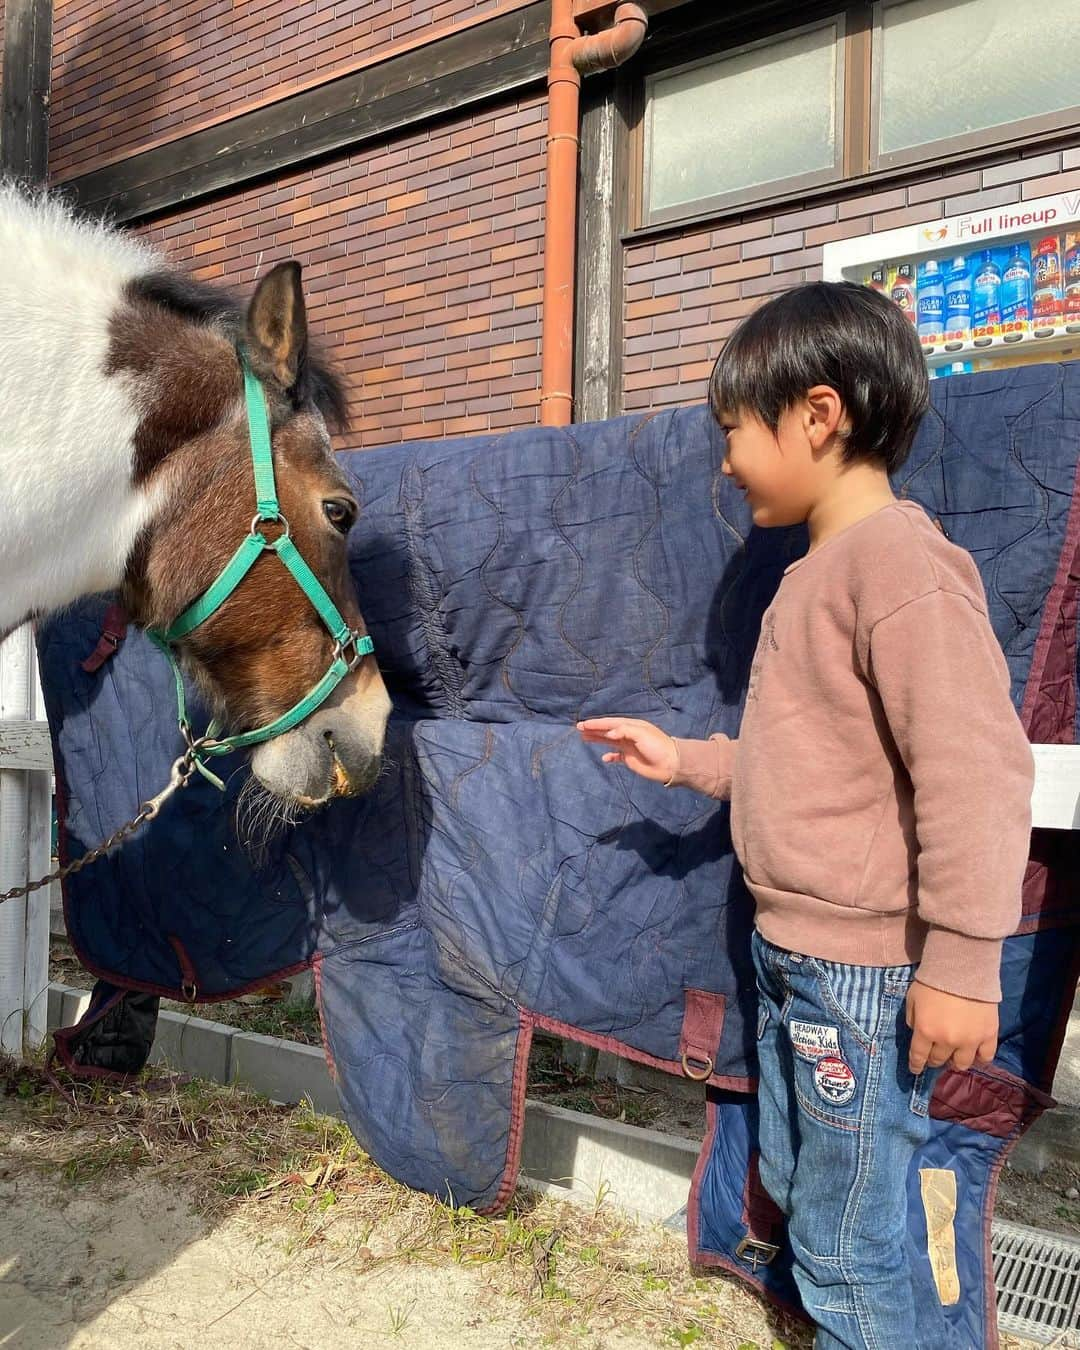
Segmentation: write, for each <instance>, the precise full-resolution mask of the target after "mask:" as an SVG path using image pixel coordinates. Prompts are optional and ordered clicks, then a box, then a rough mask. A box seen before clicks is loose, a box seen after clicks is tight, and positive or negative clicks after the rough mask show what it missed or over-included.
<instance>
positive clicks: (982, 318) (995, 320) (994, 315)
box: [971, 249, 1001, 337]
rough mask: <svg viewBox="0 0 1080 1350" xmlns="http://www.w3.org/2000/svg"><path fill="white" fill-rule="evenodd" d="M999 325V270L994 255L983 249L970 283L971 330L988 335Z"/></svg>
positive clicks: (977, 335)
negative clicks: (973, 277)
mask: <svg viewBox="0 0 1080 1350" xmlns="http://www.w3.org/2000/svg"><path fill="white" fill-rule="evenodd" d="M1000 326H1001V272H1000V271H999V270H998V266H997V263H995V262H994V255H993V254H992V253H991V252H990V250H989V249H985V250H984V251H983V252H982V253H981V254H980V255H979V261H978V264H977V265H976V268H975V279H974V281H972V283H971V331H972V333H973V334H974V335H975V336H976V337H980V336H982V337H989V336H992V334H993V333H994V332H995V331H996V330H997V329H998V328H999V327H1000Z"/></svg>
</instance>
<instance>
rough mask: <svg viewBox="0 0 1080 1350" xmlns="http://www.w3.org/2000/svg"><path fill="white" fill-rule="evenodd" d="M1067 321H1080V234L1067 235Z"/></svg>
mask: <svg viewBox="0 0 1080 1350" xmlns="http://www.w3.org/2000/svg"><path fill="white" fill-rule="evenodd" d="M1064 274H1065V275H1064V283H1065V286H1064V290H1065V295H1064V302H1065V322H1066V323H1077V322H1080V234H1072V233H1070V234H1066V236H1065V265H1064Z"/></svg>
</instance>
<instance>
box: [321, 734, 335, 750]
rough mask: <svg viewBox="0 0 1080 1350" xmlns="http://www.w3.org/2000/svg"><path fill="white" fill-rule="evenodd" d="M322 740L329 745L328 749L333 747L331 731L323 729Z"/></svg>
mask: <svg viewBox="0 0 1080 1350" xmlns="http://www.w3.org/2000/svg"><path fill="white" fill-rule="evenodd" d="M323 740H324V741H325V742H326V744H327V745H328V746H329V747H330V749H331V750H333V748H334V733H333V732H332V731H324V732H323Z"/></svg>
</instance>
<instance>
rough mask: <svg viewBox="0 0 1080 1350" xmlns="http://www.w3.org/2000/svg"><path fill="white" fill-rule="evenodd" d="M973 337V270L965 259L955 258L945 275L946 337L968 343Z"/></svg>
mask: <svg viewBox="0 0 1080 1350" xmlns="http://www.w3.org/2000/svg"><path fill="white" fill-rule="evenodd" d="M970 336H971V269H970V268H969V267H968V261H967V259H966V258H964V257H959V258H954V259H953V260H952V265H951V266H950V267H949V270H948V272H946V274H945V337H946V339H947V340H951V341H960V342H966V341H967V340H968V338H969V337H970Z"/></svg>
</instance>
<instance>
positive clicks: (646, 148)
mask: <svg viewBox="0 0 1080 1350" xmlns="http://www.w3.org/2000/svg"><path fill="white" fill-rule="evenodd" d="M848 20H849V8H848V7H844V6H842V7H840V8H838V9H836V10H834V11H833V12H832V13H830V14H828V15H825V16H823V17H822V18H819V19H816V20H814V21H812V22H810V23H804V24H800V25H798V26H797V27H795V28H780V29H777V30H775V31H774V32H771V33H769V34H768V35H767V36H764V37H760V38H756V39H754V40H753V41H750V42H741V43H739V44H738V45H737V46H734V47H726V46H722V47H719V48H718V49H717V50H715V51H713V52H710V53H709V54H708V55H706V56H702V57H698V58H697V59H696V60H694V61H685V62H680V63H679V64H678V65H673V66H663V67H660V68H658V69H656V70H652V71H649V72H648V73H647V74H646V75H645V77H644V80H643V82H642V86H641V111H640V118H639V124H640V140H639V153H637V154H636V155H635V157H634V158H635V163H636V166H637V184H636V186H637V192H636V194H635V195H636V197H637V202H638V209H637V211H635V213H634V214H635V217H636V218H637V220H638V222H639V225H638V227H639V228H640V229H651V228H655V227H657V226H663V225H670V224H672V223H674V222H676V221H683V220H687V219H693V218H698V217H701V216H709V215H719V214H721V213H723V212H727V211H729V210H732V209H733V208H736V207H744V206H746V205H747V204H748V203H757V202H760V201H763V200H768V199H769V198H770V197H775V196H776V195H777V194H782V195H783V196H791V195H793V194H800V193H804V192H806V191H807V190H809V189H813V188H819V187H823V186H826V185H831V184H835V183H841V182H843V181H844V176H845V171H846V169H847V166H848V163H849V148H848V145H847V140H848V132H849V116H848V97H849V79H848V57H849V42H848V37H849V34H848ZM826 28H832V29H835V30H836V39H835V43H834V47H835V61H836V79H835V89H834V94H833V98H834V102H833V116H834V125H835V136H836V147H835V153H834V155H833V163H832V165H831V166H830V167H827V168H824V169H814V170H811V171H809V172H808V173H803V174H792V175H788V176H787V177H784V178H774V179H770V180H769V181H768V182H765V183H755V184H751V185H749V186H747V187H745V188H735V189H733V190H732V191H730V192H721V193H715V194H713V195H711V196H708V197H695V198H692V199H690V200H688V201H685V202H678V203H676V204H675V205H674V206H667V207H662V208H661V209H659V210H656V211H650V210H649V206H648V202H649V170H650V151H651V149H652V139H653V138H652V134H651V130H652V122H651V116H652V106H653V103H652V98H651V91H652V88H653V86H654V85H655V84H656V83H657V82H658V81H660V80H665V79H670V78H671V77H672V76H673V75H681V74H684V73H685V72H687V71H690V70H696V69H699V68H700V67H702V66H707V65H712V64H715V63H717V62H718V60H729V59H732V58H734V57H737V56H743V55H745V54H747V53H749V52H754V51H759V50H763V49H765V48H767V47H774V46H777V45H778V44H779V43H781V42H785V41H788V40H790V39H791V38H796V37H801V36H802V35H803V34H805V33H813V32H817V31H819V30H821V29H826Z"/></svg>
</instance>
